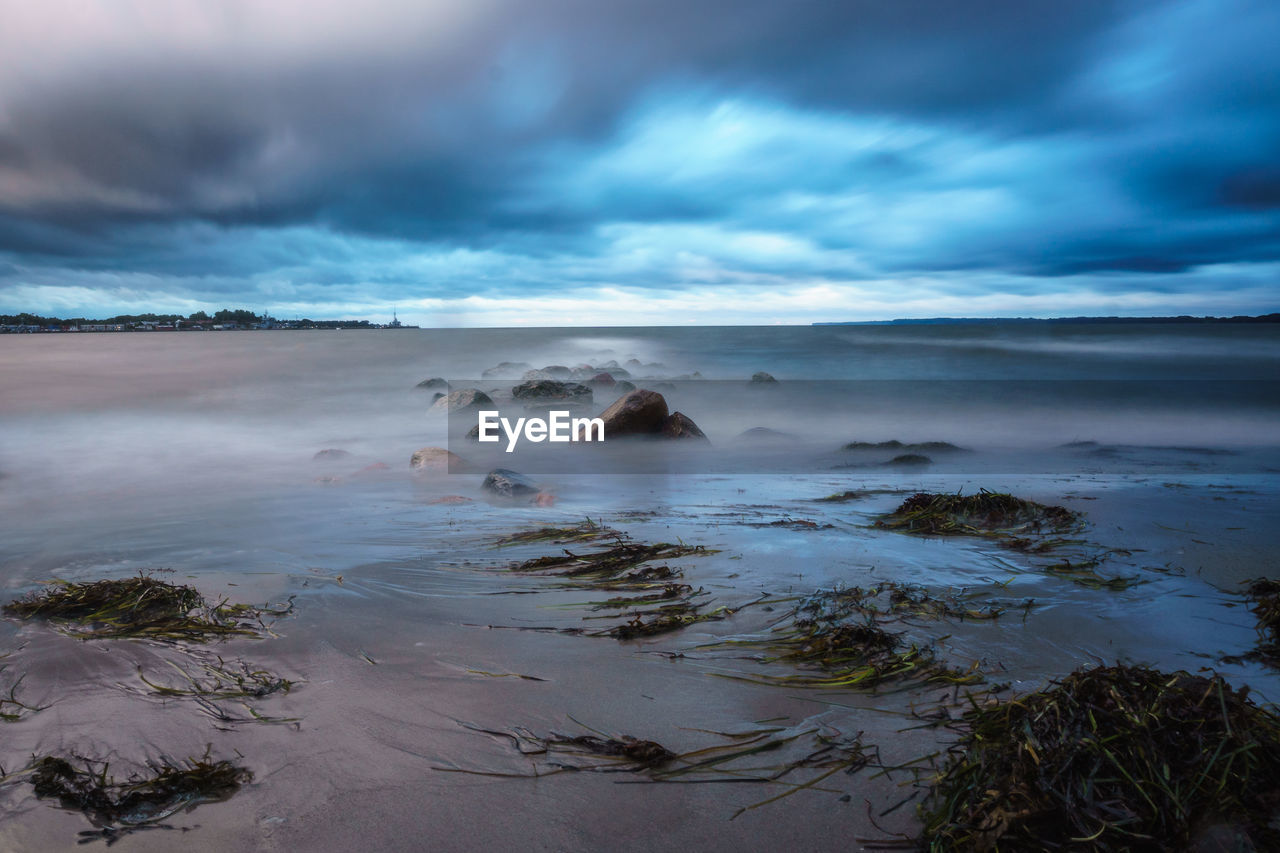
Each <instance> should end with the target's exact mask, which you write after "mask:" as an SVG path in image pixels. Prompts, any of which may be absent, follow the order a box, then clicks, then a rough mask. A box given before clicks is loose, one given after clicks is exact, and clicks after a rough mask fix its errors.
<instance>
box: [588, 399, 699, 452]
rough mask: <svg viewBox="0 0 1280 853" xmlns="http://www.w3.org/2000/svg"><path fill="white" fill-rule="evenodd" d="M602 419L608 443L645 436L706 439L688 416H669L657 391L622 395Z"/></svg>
mask: <svg viewBox="0 0 1280 853" xmlns="http://www.w3.org/2000/svg"><path fill="white" fill-rule="evenodd" d="M599 417H600V419H601V420H603V421H604V435H605V439H606V440H608V439H610V438H620V437H626V436H646V435H647V436H654V437H660V438H702V439H705V438H706V435H705V434H704V433H703V432H702V430H701V429H699V428H698V425H697V424H695V423H694V422H693V420H692V419H691V418H689V417H688V416H687V415H685V414H682V413H680V412H675V413H674V414H672V413H671V412H669V411H668V409H667V400H666V398H665V397H663V396H662V395H661V394H659V393H658V392H657V391H649V390H646V389H643V388H641V389H638V390H636V391H631V392H628V393H626V394H623V395H622V396H621V397H619V398H618V399H617V400H615V401H614V402H613V404H612V405H610V406H609V408H607V409H605V410H604V411H603V412H601V413H600V415H599Z"/></svg>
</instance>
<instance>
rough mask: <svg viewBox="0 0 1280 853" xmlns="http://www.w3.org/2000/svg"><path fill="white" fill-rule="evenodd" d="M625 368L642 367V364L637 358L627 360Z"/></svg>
mask: <svg viewBox="0 0 1280 853" xmlns="http://www.w3.org/2000/svg"><path fill="white" fill-rule="evenodd" d="M627 367H632V368H634V367H644V362H643V361H641V360H640V359H638V358H629V359H627Z"/></svg>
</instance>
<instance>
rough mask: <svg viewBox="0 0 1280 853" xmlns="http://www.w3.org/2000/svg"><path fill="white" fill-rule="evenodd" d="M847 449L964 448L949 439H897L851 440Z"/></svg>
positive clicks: (948, 450)
mask: <svg viewBox="0 0 1280 853" xmlns="http://www.w3.org/2000/svg"><path fill="white" fill-rule="evenodd" d="M844 449H845V450H902V451H906V452H908V453H923V452H925V451H928V452H930V453H955V452H957V451H962V450H964V448H963V447H956V446H955V445H954V444H952V443H951V442H949V441H921V442H919V443H917V444H903V443H902V442H901V441H898V440H897V439H893V440H891V441H851V442H849V443H848V444H846V445H845V446H844Z"/></svg>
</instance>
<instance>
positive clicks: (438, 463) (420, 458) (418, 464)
mask: <svg viewBox="0 0 1280 853" xmlns="http://www.w3.org/2000/svg"><path fill="white" fill-rule="evenodd" d="M462 464H463V461H462V457H461V456H458V455H457V454H456V453H450V452H449V451H448V450H445V449H444V448H443V447H423V448H421V449H419V450H415V451H413V455H412V456H410V457H409V467H410V468H413V469H414V470H415V471H427V472H431V473H448V471H449V467H450V466H454V470H457V469H458V467H460V466H461V465H462Z"/></svg>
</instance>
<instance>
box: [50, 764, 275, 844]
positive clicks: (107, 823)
mask: <svg viewBox="0 0 1280 853" xmlns="http://www.w3.org/2000/svg"><path fill="white" fill-rule="evenodd" d="M73 761H74V762H76V763H72V762H73ZM77 764H79V765H80V766H76V765H77ZM107 768H108V764H107V762H105V761H94V760H92V759H88V758H84V757H82V756H72V759H71V760H68V759H66V758H61V757H58V756H54V755H45V756H43V757H40V758H37V759H35V761H34V762H33V764H32V765H31V776H30V781H31V784H32V786H33V788H34V789H35V794H36V796H37V797H39V798H41V799H56V800H58V803H59V804H60V805H61V806H62V808H64V809H69V810H71V811H78V812H82V813H83V814H84V815H85V817H87V818H88V819H89V821H90V823H92V824H93V825H94V826H96V827H99V830H100V831H99V832H97V833H88V834H89V835H95V836H101V835H105V836H106V837H107V838H108V840H109V841H110V840H113V839H114V838H115V837H118V835H119V834H120V833H122V832H127V831H129V830H130V829H134V828H142V827H145V826H148V825H154V824H156V823H158V822H159V821H162V820H164V819H165V818H168V817H170V816H172V815H173V814H175V813H177V812H179V811H181V810H183V809H186V810H190V809H193V808H195V807H196V806H198V805H200V804H202V803H213V802H221V801H223V800H226V799H228V798H230V797H231V796H232V795H234V794H235V793H236V792H237V791H238V790H240V787H241V786H242V785H245V784H247V783H248V782H250V781H251V780H252V779H253V774H252V772H250V771H249V770H247V769H245V768H243V767H240V766H237V765H235V764H233V763H232V762H230V761H225V760H224V761H213V760H211V759H210V756H209V750H208V749H206V750H205V754H204V755H203V756H202V757H200V758H188V759H187V760H186V761H185V762H183V763H182V764H173V763H171V762H170V761H169V760H168V759H163V758H162V759H160V760H159V761H156V762H152V763H151V764H149V766H148V769H149V770H150V771H151V774H150V775H147V776H142V775H137V774H135V775H133V776H130V777H129V778H128V779H127V780H125V781H117V780H116V779H114V778H113V777H110V776H108V775H107Z"/></svg>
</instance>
